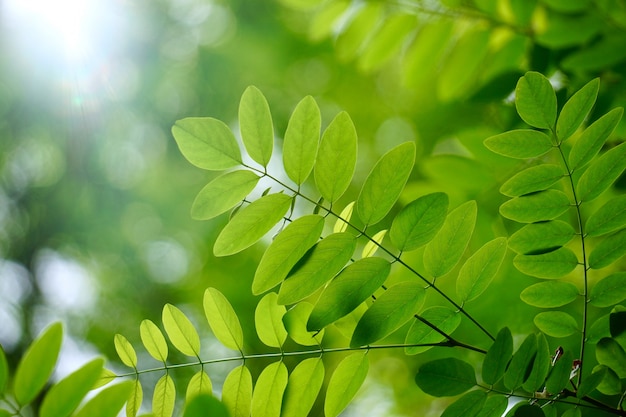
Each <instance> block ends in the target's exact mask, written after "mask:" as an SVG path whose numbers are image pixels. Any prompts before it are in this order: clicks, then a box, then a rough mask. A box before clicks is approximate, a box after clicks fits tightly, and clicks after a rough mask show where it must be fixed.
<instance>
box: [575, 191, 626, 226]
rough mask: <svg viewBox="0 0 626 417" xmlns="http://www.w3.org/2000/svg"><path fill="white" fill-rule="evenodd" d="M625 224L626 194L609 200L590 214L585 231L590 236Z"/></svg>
mask: <svg viewBox="0 0 626 417" xmlns="http://www.w3.org/2000/svg"><path fill="white" fill-rule="evenodd" d="M624 226H626V195H621V196H619V197H615V198H613V199H611V200H609V201H607V202H606V204H604V205H603V206H602V207H600V208H599V209H598V210H597V211H596V212H595V213H593V214H592V215H591V216H589V219H588V220H587V223H586V224H585V231H586V232H587V235H589V236H601V235H604V234H606V233H611V232H614V231H616V230H618V229H621V228H623V227H624Z"/></svg>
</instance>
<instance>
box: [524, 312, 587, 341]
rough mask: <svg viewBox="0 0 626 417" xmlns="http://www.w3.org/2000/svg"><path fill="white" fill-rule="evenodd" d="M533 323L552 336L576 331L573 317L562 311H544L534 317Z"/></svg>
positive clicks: (565, 334) (564, 335) (576, 324)
mask: <svg viewBox="0 0 626 417" xmlns="http://www.w3.org/2000/svg"><path fill="white" fill-rule="evenodd" d="M533 321H534V323H535V325H536V326H537V327H538V328H539V330H541V331H542V332H544V333H545V334H547V335H548V336H552V337H567V336H569V335H572V334H574V333H576V332H578V323H576V320H575V319H574V317H572V316H570V315H569V314H567V313H565V312H563V311H544V312H542V313H539V314H537V315H536V316H535V318H534V320H533Z"/></svg>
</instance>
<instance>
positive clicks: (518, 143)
mask: <svg viewBox="0 0 626 417" xmlns="http://www.w3.org/2000/svg"><path fill="white" fill-rule="evenodd" d="M485 146H486V147H487V148H489V150H491V151H492V152H495V153H497V154H500V155H504V156H508V157H509V158H516V159H527V158H535V157H537V156H541V155H543V154H545V153H546V152H548V151H549V150H550V149H552V141H551V140H550V137H549V136H548V135H546V134H545V133H543V132H539V131H538V130H530V129H518V130H511V131H508V132H504V133H500V134H499V135H495V136H491V137H489V138H487V139H485Z"/></svg>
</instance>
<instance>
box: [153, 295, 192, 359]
mask: <svg viewBox="0 0 626 417" xmlns="http://www.w3.org/2000/svg"><path fill="white" fill-rule="evenodd" d="M162 320H163V327H164V328H165V332H166V333H167V336H168V337H169V338H170V341H171V342H172V344H173V345H174V347H176V349H178V350H179V351H181V352H182V353H183V354H185V355H187V356H196V357H197V356H198V355H199V354H200V337H199V336H198V332H197V331H196V328H195V327H194V326H193V324H191V321H189V319H188V318H187V316H185V313H183V312H182V311H180V309H179V308H178V307H176V306H173V305H171V304H166V305H165V306H164V307H163V317H162Z"/></svg>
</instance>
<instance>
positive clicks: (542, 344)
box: [522, 333, 552, 392]
mask: <svg viewBox="0 0 626 417" xmlns="http://www.w3.org/2000/svg"><path fill="white" fill-rule="evenodd" d="M551 362H552V357H551V356H550V346H549V345H548V341H547V340H546V337H545V336H544V335H543V334H542V333H539V334H537V354H536V355H535V359H534V360H533V363H532V368H531V370H530V374H529V375H528V377H527V378H526V380H525V381H524V383H523V384H522V388H524V390H526V392H536V391H539V390H541V388H542V387H543V386H544V382H545V380H546V377H547V376H548V373H549V372H550V364H551Z"/></svg>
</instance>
